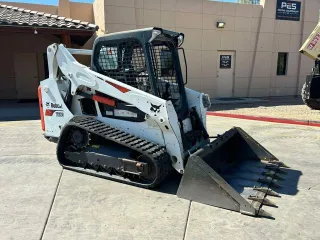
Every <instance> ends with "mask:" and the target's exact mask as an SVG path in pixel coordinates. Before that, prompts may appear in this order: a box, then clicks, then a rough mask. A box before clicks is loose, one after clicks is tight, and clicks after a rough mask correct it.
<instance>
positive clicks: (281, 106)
mask: <svg viewBox="0 0 320 240" xmlns="http://www.w3.org/2000/svg"><path fill="white" fill-rule="evenodd" d="M210 111H214V112H219V113H230V114H240V115H249V116H259V117H271V118H283V119H294V120H302V121H311V122H320V111H318V110H312V109H310V108H308V107H307V106H306V105H304V104H303V102H302V100H301V99H300V98H280V99H279V98H271V99H268V100H267V101H264V102H257V103H248V104H240V103H235V104H232V103H229V104H218V105H212V106H211V109H210Z"/></svg>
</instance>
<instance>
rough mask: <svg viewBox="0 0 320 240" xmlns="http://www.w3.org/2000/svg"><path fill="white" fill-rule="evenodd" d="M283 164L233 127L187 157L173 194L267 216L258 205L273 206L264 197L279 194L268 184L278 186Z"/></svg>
mask: <svg viewBox="0 0 320 240" xmlns="http://www.w3.org/2000/svg"><path fill="white" fill-rule="evenodd" d="M284 167H286V166H285V165H284V164H283V163H282V162H280V161H279V160H278V159H277V158H276V157H275V156H273V155H272V154H271V153H270V152H268V151H267V150H266V149H265V148H264V147H262V146H261V145H260V144H259V143H258V142H257V141H255V140H254V139H253V138H252V137H250V136H249V135H248V134H247V133H246V132H245V131H243V130H242V129H241V128H238V127H234V128H232V129H230V130H229V131H227V132H225V133H224V134H223V135H219V136H218V137H217V138H216V139H215V140H214V141H213V142H211V143H210V144H208V145H206V146H205V147H204V148H202V149H200V150H198V151H197V152H195V153H194V154H192V155H191V156H190V157H189V159H188V162H187V165H186V168H185V172H184V175H183V177H182V179H181V182H180V185H179V189H178V193H177V195H178V197H180V198H184V199H188V200H192V201H195V202H200V203H204V204H208V205H212V206H216V207H220V208H225V209H229V210H233V211H238V212H241V213H243V214H247V215H252V216H265V217H271V215H269V214H268V213H267V212H266V211H264V210H262V209H261V207H262V206H263V205H268V206H272V207H276V205H275V204H274V203H273V202H272V201H270V200H269V199H268V198H267V196H268V195H269V196H276V197H277V196H279V195H278V194H277V193H276V192H275V191H273V190H272V187H280V184H279V181H281V179H283V173H285V172H284V171H283V168H284Z"/></svg>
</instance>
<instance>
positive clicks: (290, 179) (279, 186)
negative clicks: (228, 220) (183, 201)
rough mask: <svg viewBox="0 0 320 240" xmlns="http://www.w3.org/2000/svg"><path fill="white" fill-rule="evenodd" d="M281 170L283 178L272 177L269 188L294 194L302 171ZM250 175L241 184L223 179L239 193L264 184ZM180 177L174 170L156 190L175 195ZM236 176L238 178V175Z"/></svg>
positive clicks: (283, 193) (281, 193)
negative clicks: (271, 184)
mask: <svg viewBox="0 0 320 240" xmlns="http://www.w3.org/2000/svg"><path fill="white" fill-rule="evenodd" d="M282 170H283V172H284V173H280V174H279V176H281V178H283V179H282V180H279V179H273V181H274V183H275V184H274V186H272V187H271V189H272V190H274V191H275V192H277V193H279V194H280V196H281V195H296V194H297V193H298V191H299V190H298V187H297V186H298V182H299V179H300V177H301V175H302V172H301V171H299V170H295V169H291V168H282ZM242 174H245V175H250V173H249V174H248V172H247V173H246V172H243V173H242ZM242 174H241V175H242ZM251 175H252V181H247V182H246V183H247V184H243V185H239V184H234V183H233V182H232V179H231V181H230V178H229V179H228V177H226V178H225V180H226V181H227V182H228V183H229V184H230V185H231V186H232V187H233V188H234V189H235V190H237V192H239V193H243V192H244V190H245V187H249V186H250V187H253V186H256V187H258V186H264V184H262V183H259V182H258V180H259V177H256V176H255V175H254V174H251ZM222 176H223V175H222ZM181 178H182V175H180V174H179V173H177V172H174V173H173V174H172V175H171V176H170V177H169V178H168V179H166V180H165V182H163V184H162V185H161V186H160V187H159V188H158V189H157V190H156V191H159V192H162V193H167V194H173V195H176V194H177V192H178V188H179V184H180V181H181ZM236 178H239V175H238V176H237V177H236ZM262 178H263V176H262ZM246 179H248V177H246ZM242 183H244V182H242ZM245 185H247V186H245Z"/></svg>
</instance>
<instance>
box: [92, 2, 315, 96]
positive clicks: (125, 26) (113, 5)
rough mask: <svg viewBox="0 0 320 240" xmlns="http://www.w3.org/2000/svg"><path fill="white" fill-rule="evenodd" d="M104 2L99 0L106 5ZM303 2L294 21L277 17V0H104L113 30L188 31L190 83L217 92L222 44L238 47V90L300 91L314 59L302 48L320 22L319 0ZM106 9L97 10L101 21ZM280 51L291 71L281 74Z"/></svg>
mask: <svg viewBox="0 0 320 240" xmlns="http://www.w3.org/2000/svg"><path fill="white" fill-rule="evenodd" d="M101 2H102V0H96V1H95V4H96V5H98V4H97V3H99V6H100V9H102V7H101ZM301 2H302V9H301V20H300V22H293V21H283V20H282V21H280V20H275V12H276V0H261V5H250V4H237V3H226V2H215V1H209V0H203V1H201V0H104V23H105V27H106V29H107V32H116V31H123V30H130V29H135V28H144V27H150V26H151V27H152V26H158V27H163V28H167V29H172V30H175V31H179V32H183V33H185V36H186V40H185V43H184V45H183V46H184V48H185V50H186V54H187V60H188V69H189V71H188V73H189V80H188V82H189V83H188V87H191V88H193V89H196V90H199V91H203V92H206V93H209V94H210V95H211V96H212V97H215V96H216V95H217V92H216V89H217V86H216V81H217V59H218V57H217V54H218V50H228V51H235V53H236V62H235V75H234V76H235V77H234V89H233V90H234V93H233V96H235V97H244V96H248V95H247V94H249V96H251V97H260V96H283V95H295V94H297V93H298V92H300V89H301V85H302V84H303V82H304V79H305V76H306V75H307V74H308V73H309V72H310V69H311V68H312V65H313V63H312V61H311V60H309V59H307V58H306V57H304V56H302V55H301V54H300V53H299V52H298V50H299V48H300V46H301V44H302V42H303V41H304V40H305V39H306V38H307V36H308V35H309V34H310V33H311V31H312V30H313V28H314V27H315V26H316V24H317V21H318V19H319V8H320V3H319V2H318V1H317V0H308V1H304V0H301ZM100 11H101V10H100ZM100 14H101V13H99V14H97V13H96V14H95V18H96V19H99V21H101V16H100ZM217 21H224V22H225V23H226V26H225V28H224V29H217V28H216V22H217ZM99 25H100V24H99ZM278 52H288V53H289V57H288V69H287V75H286V76H276V68H277V57H278ZM248 86H250V88H249V91H248Z"/></svg>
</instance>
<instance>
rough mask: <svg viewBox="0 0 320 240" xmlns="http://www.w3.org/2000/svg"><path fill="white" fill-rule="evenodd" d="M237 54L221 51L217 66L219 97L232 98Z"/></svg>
mask: <svg viewBox="0 0 320 240" xmlns="http://www.w3.org/2000/svg"><path fill="white" fill-rule="evenodd" d="M234 58H235V52H232V51H219V52H218V61H217V63H218V66H217V69H218V70H217V96H218V97H232V89H233V77H234V62H235V59H234Z"/></svg>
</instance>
